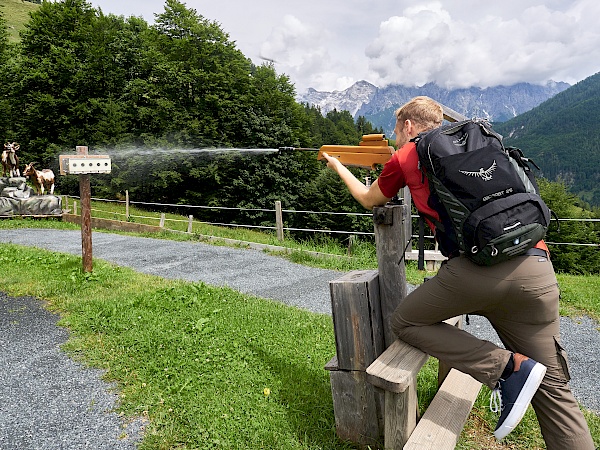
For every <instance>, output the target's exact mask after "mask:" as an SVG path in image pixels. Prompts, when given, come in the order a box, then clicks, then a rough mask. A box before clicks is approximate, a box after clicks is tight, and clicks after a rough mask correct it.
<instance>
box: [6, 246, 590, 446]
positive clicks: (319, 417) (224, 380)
mask: <svg viewBox="0 0 600 450" xmlns="http://www.w3.org/2000/svg"><path fill="white" fill-rule="evenodd" d="M0 261H1V264H2V267H3V268H5V270H3V273H2V275H0V283H1V285H2V290H3V291H5V292H7V293H8V294H10V295H12V296H22V295H31V296H34V297H37V298H40V299H44V300H45V301H47V302H48V307H49V309H51V310H53V311H55V312H58V313H60V314H61V317H62V320H61V322H60V323H61V325H63V326H65V327H67V328H68V329H69V330H70V331H71V338H70V340H69V342H68V343H67V344H66V345H65V349H66V350H67V351H68V352H69V353H70V354H71V355H72V356H73V357H75V358H77V359H78V360H80V361H83V362H85V363H86V364H89V365H91V366H94V367H99V368H102V369H104V370H106V375H105V378H106V380H107V381H116V382H117V385H118V388H119V392H120V405H119V410H120V411H121V412H123V413H124V414H125V415H127V416H130V417H133V416H144V417H147V418H148V419H149V425H148V427H147V430H146V433H145V437H144V441H143V443H142V445H141V446H140V448H141V449H163V448H164V449H167V448H181V449H184V448H249V449H250V448H286V449H287V448H290V449H294V448H302V449H313V448H314V449H336V448H339V449H343V448H351V447H350V446H347V445H345V444H344V443H341V442H339V440H338V439H337V437H336V436H335V421H334V417H333V410H332V401H331V390H330V385H329V379H328V374H327V373H326V372H325V371H324V370H323V366H324V365H325V363H326V362H327V361H328V360H329V359H330V358H331V356H333V354H334V353H335V344H334V340H333V329H332V324H331V319H330V317H329V316H324V315H319V314H314V313H310V312H307V311H301V310H299V309H297V308H293V307H288V306H284V305H281V304H279V303H277V302H273V301H270V300H264V299H259V298H256V297H252V296H248V295H243V294H240V293H238V292H236V291H234V290H231V289H228V288H214V287H211V286H208V285H205V284H203V283H186V282H178V281H169V280H164V279H161V278H158V277H152V276H148V275H143V274H139V273H136V272H134V271H132V270H130V269H127V268H121V267H117V266H114V265H111V264H108V263H106V262H103V261H95V265H94V272H93V273H91V274H83V273H82V272H81V269H80V267H81V259H80V258H79V257H76V256H72V255H65V254H60V253H53V252H47V251H41V250H38V249H31V248H25V247H20V246H14V245H10V244H3V245H0ZM23 267H27V270H23V269H22V268H23ZM435 366H436V364H435V362H434V361H430V363H429V364H428V369H427V370H426V371H423V372H422V373H421V375H420V380H419V395H420V397H421V401H420V404H422V405H426V404H427V402H428V401H430V400H431V398H432V397H433V395H434V393H435V386H436V367H435ZM485 391H486V390H485V389H484V390H482V394H480V399H479V400H478V402H477V405H476V408H475V409H474V412H473V414H472V415H471V418H470V420H469V424H468V425H467V428H466V429H465V432H464V433H463V436H462V438H461V442H460V443H459V448H465V449H466V448H514V447H512V446H514V445H517V444H518V448H542V444H543V441H542V440H541V436H540V433H539V428H538V426H537V423H536V421H535V415H534V414H533V412H532V411H531V410H530V411H529V412H528V415H527V416H526V418H525V421H524V425H522V426H520V427H519V428H518V430H517V431H515V432H514V433H513V434H511V435H510V437H509V439H508V440H507V441H506V442H505V443H503V444H502V445H500V444H498V443H496V442H495V441H493V439H489V437H490V433H491V428H493V426H494V425H495V420H496V418H495V416H493V415H491V414H490V413H488V412H486V409H487V398H488V395H489V394H488V393H486V392H485ZM588 421H589V422H590V426H591V428H592V430H593V434H594V437H595V439H596V440H597V441H598V436H600V420H599V419H598V417H597V416H594V415H593V414H588Z"/></svg>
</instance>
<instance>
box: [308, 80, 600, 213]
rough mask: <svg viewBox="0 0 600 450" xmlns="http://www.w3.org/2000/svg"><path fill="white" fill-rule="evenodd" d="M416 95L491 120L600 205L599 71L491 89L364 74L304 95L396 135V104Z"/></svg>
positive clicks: (553, 175) (554, 175)
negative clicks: (381, 80)
mask: <svg viewBox="0 0 600 450" xmlns="http://www.w3.org/2000/svg"><path fill="white" fill-rule="evenodd" d="M417 95H427V96H429V97H431V98H433V99H435V100H437V101H439V102H440V103H442V104H444V105H446V106H448V107H450V108H452V109H454V110H455V111H457V112H460V113H461V114H463V115H465V116H467V117H485V118H487V119H489V120H490V121H491V122H493V126H494V129H495V130H496V131H497V132H499V133H500V134H501V135H502V136H504V143H505V145H507V146H508V145H511V146H515V147H519V148H521V149H522V150H523V151H524V153H525V155H526V156H527V157H530V158H531V159H532V160H534V161H535V162H536V163H537V165H538V166H539V167H540V171H539V172H538V173H537V175H540V176H543V177H544V178H546V179H548V180H550V181H560V182H563V183H564V184H565V185H566V186H567V188H568V189H569V190H570V191H571V192H572V193H574V194H575V195H577V196H578V197H579V198H580V199H582V200H584V201H585V202H587V203H588V204H589V205H591V206H592V207H599V206H600V127H599V126H598V124H599V123H600V73H597V74H595V75H592V76H590V77H588V78H586V79H585V80H582V81H580V82H579V83H577V84H575V85H573V86H570V85H568V84H567V83H555V82H550V83H548V84H546V85H545V86H539V85H533V84H528V83H519V84H515V85H513V86H498V87H494V88H487V89H479V88H467V89H457V90H445V89H442V88H439V87H438V86H435V85H433V84H427V85H425V86H422V87H421V88H407V87H404V86H388V87H386V88H377V87H375V86H373V85H372V84H370V83H367V82H364V81H361V82H358V83H356V84H354V85H353V86H351V87H350V88H348V89H346V90H345V91H340V92H330V93H327V92H318V91H316V90H314V89H313V90H309V91H308V92H306V94H304V95H302V96H299V101H301V102H305V103H306V102H308V103H311V104H314V105H319V106H320V108H321V111H322V112H323V113H326V112H327V111H330V110H332V109H333V108H337V109H338V110H344V109H345V110H348V111H350V113H351V114H352V115H353V116H354V117H358V116H360V115H363V116H364V117H365V118H366V119H367V120H369V121H371V123H372V124H373V125H375V126H377V127H382V129H383V130H384V132H385V133H386V134H387V135H388V136H391V132H392V131H393V127H394V117H393V111H394V110H395V108H397V107H398V106H400V105H402V104H403V103H405V102H406V101H408V100H409V99H411V98H412V97H415V96H417Z"/></svg>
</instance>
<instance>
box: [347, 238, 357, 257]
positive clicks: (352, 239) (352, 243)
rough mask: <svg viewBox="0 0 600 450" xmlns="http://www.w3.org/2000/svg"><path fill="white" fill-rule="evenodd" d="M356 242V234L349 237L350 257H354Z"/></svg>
mask: <svg viewBox="0 0 600 450" xmlns="http://www.w3.org/2000/svg"><path fill="white" fill-rule="evenodd" d="M355 241H356V235H355V234H351V235H350V236H348V250H347V255H348V256H352V253H353V252H354V244H355Z"/></svg>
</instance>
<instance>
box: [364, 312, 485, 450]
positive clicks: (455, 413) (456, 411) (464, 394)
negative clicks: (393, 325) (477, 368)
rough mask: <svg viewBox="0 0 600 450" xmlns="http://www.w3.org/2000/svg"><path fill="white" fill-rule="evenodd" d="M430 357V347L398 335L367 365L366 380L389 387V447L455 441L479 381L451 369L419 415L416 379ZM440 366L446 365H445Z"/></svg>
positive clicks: (386, 408) (386, 402) (390, 449)
mask: <svg viewBox="0 0 600 450" xmlns="http://www.w3.org/2000/svg"><path fill="white" fill-rule="evenodd" d="M446 323H451V324H453V325H457V324H459V320H458V318H453V319H449V320H447V321H446ZM428 358H429V356H428V355H427V354H426V353H424V352H422V351H420V350H418V349H416V348H414V347H412V346H410V345H408V344H406V343H405V342H402V341H400V340H397V341H395V342H394V343H393V344H392V345H391V346H390V347H388V349H387V350H386V351H385V352H383V353H382V354H381V355H380V356H379V357H378V358H377V359H376V360H375V361H374V362H373V363H372V364H371V365H370V366H369V367H368V368H367V381H368V382H369V383H371V384H373V385H374V386H375V387H378V388H380V389H382V390H383V391H384V392H385V394H384V395H385V399H384V445H385V449H386V450H396V449H403V448H404V449H435V450H442V449H454V448H455V446H456V443H457V441H458V438H459V436H460V433H461V431H462V428H463V427H464V424H465V422H466V420H467V418H468V416H469V413H470V411H471V408H472V407H473V403H474V402H475V400H476V398H477V395H478V394H479V390H480V389H481V383H480V382H478V381H476V380H475V379H473V378H472V377H471V376H469V375H465V374H464V373H462V372H459V371H457V370H455V369H452V370H450V372H449V373H448V375H447V376H445V379H444V380H443V383H442V384H441V386H440V388H439V390H438V392H437V394H436V395H435V397H434V399H433V401H432V402H431V404H430V405H429V407H428V408H427V410H426V412H425V414H424V415H423V417H422V418H421V420H420V421H419V420H418V405H417V387H416V379H417V374H418V373H419V371H420V370H421V368H422V367H423V365H424V364H425V363H426V362H427V359H428ZM440 371H442V372H443V371H444V368H443V366H442V367H441V368H440ZM442 376H443V375H442Z"/></svg>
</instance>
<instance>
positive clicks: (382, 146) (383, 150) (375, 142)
mask: <svg viewBox="0 0 600 450" xmlns="http://www.w3.org/2000/svg"><path fill="white" fill-rule="evenodd" d="M441 106H442V109H443V110H444V119H446V120H447V121H449V122H458V121H461V120H465V119H466V117H465V116H463V115H462V114H460V113H458V112H456V111H454V110H452V109H450V108H448V107H447V106H444V105H441ZM279 150H280V151H282V150H300V151H313V152H317V151H318V152H319V153H318V155H317V159H318V160H325V158H323V152H325V153H327V154H328V155H329V156H332V157H334V158H337V159H339V160H340V162H341V163H342V164H343V165H344V166H352V167H362V168H364V169H370V170H374V169H375V168H376V166H378V165H383V164H385V163H386V162H388V160H389V159H390V158H391V157H392V151H393V150H390V146H389V143H388V140H387V139H386V138H385V135H384V134H365V135H364V136H363V137H362V139H361V141H360V142H359V143H358V145H323V146H322V147H321V148H319V149H317V148H295V147H280V148H279Z"/></svg>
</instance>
